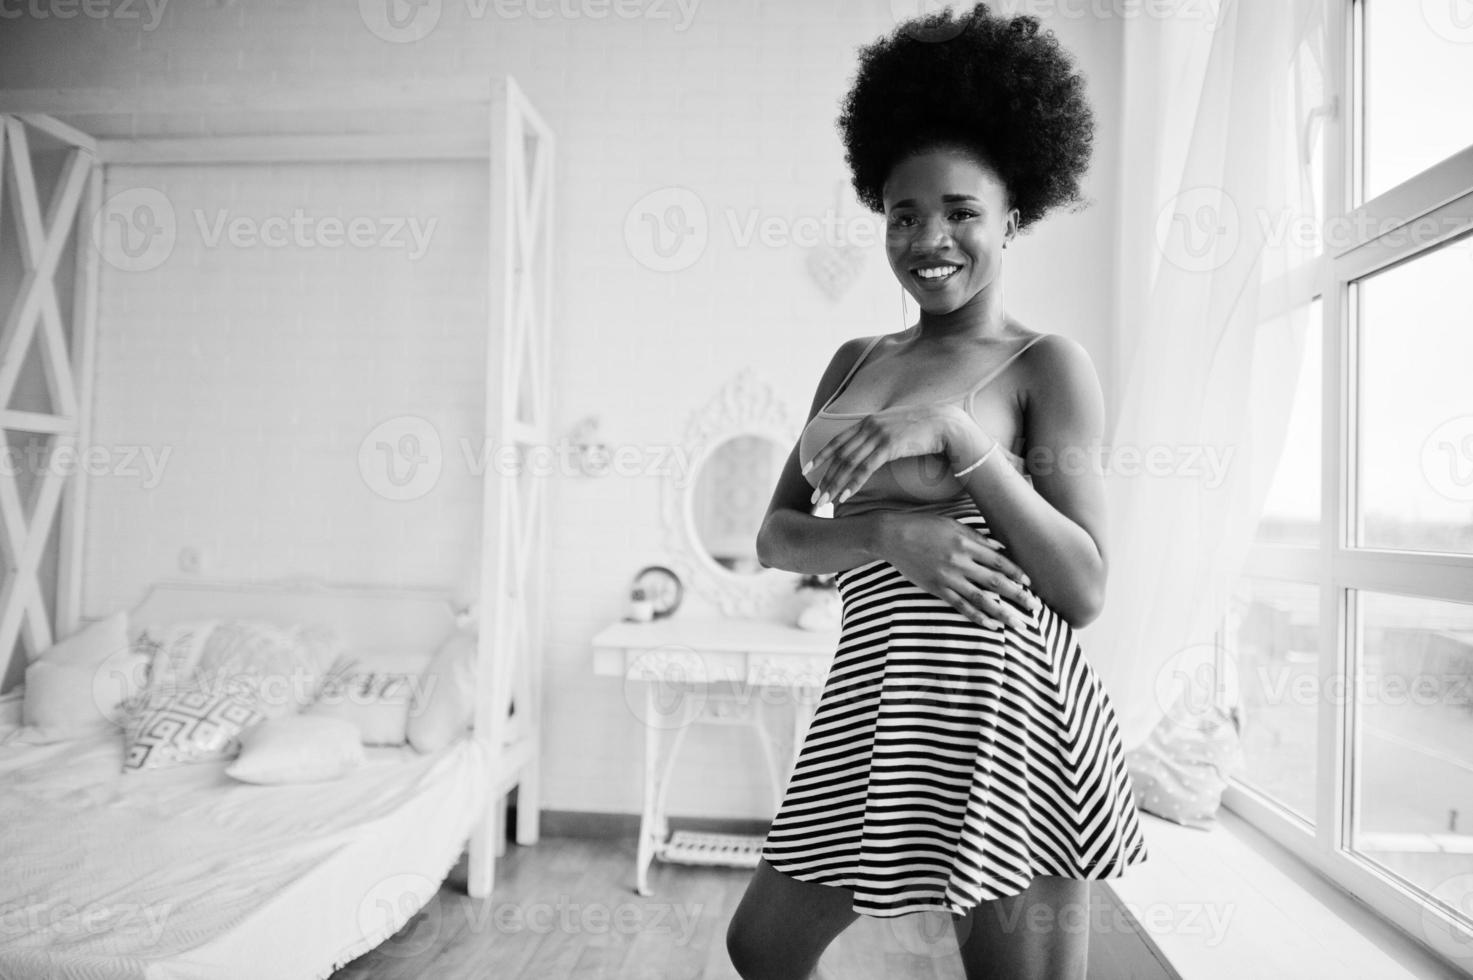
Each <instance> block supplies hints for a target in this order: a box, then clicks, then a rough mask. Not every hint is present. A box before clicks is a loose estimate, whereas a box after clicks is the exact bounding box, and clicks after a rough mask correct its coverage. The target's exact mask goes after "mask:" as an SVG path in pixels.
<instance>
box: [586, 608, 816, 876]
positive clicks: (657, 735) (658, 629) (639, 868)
mask: <svg viewBox="0 0 1473 980" xmlns="http://www.w3.org/2000/svg"><path fill="white" fill-rule="evenodd" d="M838 638H839V637H838V632H837V631H834V632H832V633H830V632H816V631H810V630H801V629H798V628H796V627H793V626H788V625H786V624H785V623H780V622H774V621H770V620H757V619H732V618H726V617H700V616H693V617H686V618H682V617H680V616H676V617H673V618H670V619H662V620H657V621H655V622H653V623H631V622H617V623H614V624H612V625H610V626H608V627H606V628H605V629H603V630H601V631H600V632H599V633H598V634H597V635H596V636H594V638H593V650H594V660H593V668H594V672H595V673H596V674H600V675H603V676H613V677H622V678H624V679H625V698H626V701H627V702H628V704H629V707H630V709H631V710H632V711H634V713H635V715H636V716H637V717H638V718H639V720H640V723H641V724H643V726H644V760H643V761H644V805H643V808H642V810H641V813H640V820H639V847H638V851H637V854H636V857H635V882H636V885H635V888H636V891H638V892H639V894H641V895H649V894H650V889H649V866H650V862H651V861H652V860H654V859H655V858H660V859H661V860H663V861H673V862H677V863H683V864H726V865H732V866H735V867H749V868H750V867H756V865H757V859H758V857H759V856H760V851H761V846H762V838H760V837H753V836H749V835H742V834H709V833H696V832H691V831H681V832H679V833H676V834H675V835H674V836H673V837H672V836H671V835H670V828H669V823H668V822H667V820H666V814H665V802H666V799H667V797H668V795H669V789H670V782H671V778H672V776H673V775H674V774H675V771H676V761H677V760H678V758H679V756H680V750H681V747H682V745H683V744H684V742H685V737H686V734H687V733H688V732H689V731H690V730H691V727H692V726H694V725H698V724H699V725H724V726H729V727H734V728H745V729H747V730H748V731H750V732H752V733H753V734H754V735H755V736H756V738H757V740H758V743H759V744H760V745H761V747H762V754H763V759H764V761H765V763H766V766H767V775H768V780H769V784H770V785H771V788H772V800H773V802H772V808H773V810H774V811H776V809H777V806H778V804H779V803H781V802H782V793H783V790H784V789H785V788H786V786H787V780H788V776H789V774H791V772H792V766H793V762H794V761H795V758H796V756H797V751H798V747H799V746H800V745H801V744H802V741H803V735H804V733H805V732H806V731H807V730H808V724H809V722H810V721H811V720H812V718H813V709H814V706H815V705H816V704H817V702H818V695H819V692H820V691H821V690H822V689H823V682H824V678H825V677H826V675H827V672H828V667H829V663H830V661H831V660H832V659H833V655H834V648H835V646H836V645H837V643H838ZM784 704H792V705H793V706H794V711H793V723H792V727H791V729H790V730H789V731H787V732H781V731H774V728H775V727H776V726H774V725H773V724H772V723H771V720H770V717H769V715H770V713H771V710H772V709H774V708H776V707H778V706H779V705H784Z"/></svg>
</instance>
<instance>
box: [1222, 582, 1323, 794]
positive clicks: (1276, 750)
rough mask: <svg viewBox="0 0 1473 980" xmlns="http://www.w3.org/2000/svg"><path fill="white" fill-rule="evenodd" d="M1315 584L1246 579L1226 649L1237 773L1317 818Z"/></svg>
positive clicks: (1238, 595)
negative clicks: (1234, 704) (1233, 674)
mask: <svg viewBox="0 0 1473 980" xmlns="http://www.w3.org/2000/svg"><path fill="white" fill-rule="evenodd" d="M1319 596H1320V591H1319V588H1318V587H1317V586H1314V585H1308V584H1305V583H1301V582H1278V581H1271V580H1268V579H1250V578H1245V579H1243V580H1242V581H1241V582H1240V583H1239V584H1238V587H1237V589H1235V590H1234V592H1233V599H1232V604H1231V606H1230V608H1229V612H1228V621H1227V643H1226V646H1227V649H1228V651H1229V654H1230V655H1231V656H1233V657H1235V659H1236V663H1237V678H1238V684H1239V689H1240V690H1241V691H1242V697H1243V769H1242V771H1241V772H1240V773H1238V774H1237V778H1238V779H1239V780H1240V781H1241V782H1243V783H1245V784H1247V785H1248V786H1251V787H1252V788H1253V789H1256V790H1258V791H1259V792H1261V793H1263V794H1265V795H1266V796H1268V797H1269V798H1271V799H1273V800H1274V801H1275V802H1277V803H1279V804H1280V805H1282V806H1284V807H1285V808H1287V809H1289V810H1291V811H1293V812H1294V813H1295V814H1297V815H1298V816H1299V817H1301V818H1303V819H1304V820H1306V821H1308V822H1310V823H1313V822H1314V793H1315V772H1316V768H1317V767H1316V765H1315V745H1316V743H1317V741H1318V737H1317V734H1316V733H1317V731H1318V727H1317V726H1318V722H1317V719H1318V717H1319V696H1318V690H1319V666H1318V664H1319V621H1320V607H1319V601H1320V600H1319Z"/></svg>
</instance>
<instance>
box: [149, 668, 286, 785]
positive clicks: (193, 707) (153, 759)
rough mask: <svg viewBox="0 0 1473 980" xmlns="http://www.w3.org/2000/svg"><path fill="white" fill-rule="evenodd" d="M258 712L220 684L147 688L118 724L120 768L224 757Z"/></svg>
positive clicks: (235, 749)
mask: <svg viewBox="0 0 1473 980" xmlns="http://www.w3.org/2000/svg"><path fill="white" fill-rule="evenodd" d="M264 717H265V716H264V715H262V714H261V712H260V711H259V710H257V708H256V705H255V703H254V702H253V701H252V699H251V698H249V697H247V696H245V695H242V694H240V693H238V692H235V691H231V690H228V689H225V688H217V689H214V690H207V689H204V688H182V689H178V690H168V691H150V692H148V694H146V695H145V696H144V697H143V699H142V704H140V705H139V707H138V708H137V710H136V711H135V712H134V713H133V714H131V715H129V716H128V719H127V722H126V723H125V725H124V728H123V731H124V737H125V743H124V744H125V752H124V755H123V772H125V773H129V772H140V771H142V770H145V769H168V768H171V767H173V766H179V765H184V764H187V763H193V762H209V761H212V760H215V759H228V758H230V757H231V756H233V755H235V754H236V752H238V751H239V749H240V733H241V732H242V731H244V730H245V729H247V728H249V727H250V726H252V725H254V724H256V723H257V722H259V721H262V720H263V719H264Z"/></svg>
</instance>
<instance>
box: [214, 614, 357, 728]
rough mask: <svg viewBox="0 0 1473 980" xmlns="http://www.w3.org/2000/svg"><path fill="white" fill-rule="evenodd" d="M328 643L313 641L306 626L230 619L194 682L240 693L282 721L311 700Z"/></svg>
mask: <svg viewBox="0 0 1473 980" xmlns="http://www.w3.org/2000/svg"><path fill="white" fill-rule="evenodd" d="M309 639H314V642H312V643H309V642H308V641H309ZM326 644H327V640H325V639H324V640H322V641H320V642H316V641H315V638H309V637H308V636H307V634H305V633H304V632H303V631H302V629H301V628H282V627H280V626H277V625H276V624H274V623H267V622H260V621H256V620H246V619H227V620H224V621H223V622H221V623H219V624H217V625H216V626H215V628H214V629H213V630H212V631H211V632H210V635H209V637H208V638H207V639H206V640H205V644H204V649H203V650H202V651H201V652H200V657H199V662H198V664H196V666H195V681H196V684H197V685H198V686H200V687H205V688H210V689H214V688H216V687H223V688H226V689H228V690H232V691H235V692H236V693H238V694H240V695H242V696H244V697H247V698H251V699H253V700H254V701H255V704H256V708H257V710H259V711H260V712H261V713H262V714H264V715H265V716H266V717H268V718H280V717H281V716H283V715H288V714H294V713H295V712H297V711H298V710H300V709H301V708H304V707H306V706H307V705H308V704H310V703H311V702H312V697H313V695H314V694H315V693H316V691H317V686H318V684H319V683H320V682H321V679H322V672H323V669H324V668H325V667H326V666H327V665H326V664H319V663H318V662H317V658H318V657H320V656H322V654H323V652H326V653H327V654H328V656H329V657H330V656H331V655H332V653H333V651H332V650H331V648H330V646H328V645H326ZM329 662H331V661H330V660H329Z"/></svg>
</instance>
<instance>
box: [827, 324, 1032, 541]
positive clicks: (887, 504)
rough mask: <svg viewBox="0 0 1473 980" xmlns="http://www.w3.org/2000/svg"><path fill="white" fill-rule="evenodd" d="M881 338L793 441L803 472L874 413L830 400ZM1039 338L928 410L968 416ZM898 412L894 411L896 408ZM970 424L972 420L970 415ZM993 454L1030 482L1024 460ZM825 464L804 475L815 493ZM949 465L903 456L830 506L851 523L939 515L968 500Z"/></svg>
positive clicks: (939, 459)
mask: <svg viewBox="0 0 1473 980" xmlns="http://www.w3.org/2000/svg"><path fill="white" fill-rule="evenodd" d="M885 336H886V335H884V334H882V335H880V336H878V337H876V338H874V339H873V340H871V341H870V342H869V345H868V346H867V347H865V349H864V351H863V352H862V353H860V355H859V358H858V359H857V360H856V361H855V362H854V364H853V366H852V367H850V368H849V373H848V374H846V375H844V377H843V379H842V380H840V382H839V386H838V387H837V388H835V389H834V393H833V394H832V395H830V396H829V398H828V401H826V402H824V405H823V407H822V408H820V409H819V410H818V412H817V414H815V415H814V416H813V418H812V419H811V420H810V421H809V423H808V424H807V425H806V426H805V427H804V428H803V432H802V434H801V435H800V436H799V437H798V459H799V461H800V463H801V464H802V465H804V466H807V465H808V462H809V461H810V460H811V459H813V457H814V456H816V455H817V454H818V451H819V450H820V449H822V448H823V447H824V446H825V445H827V444H828V442H829V440H831V439H833V438H834V437H835V436H837V435H838V434H839V433H840V432H843V431H844V430H845V429H847V428H849V427H850V426H851V425H854V424H856V423H857V422H858V421H859V420H860V419H862V418H864V417H865V416H866V415H870V414H872V413H873V412H875V411H878V409H873V408H872V409H869V410H868V411H850V412H840V411H834V410H832V409H830V408H829V406H830V405H832V404H833V403H834V400H835V399H836V398H838V397H839V396H840V395H841V394H843V393H844V391H845V389H846V386H847V385H848V384H849V379H850V378H852V377H854V372H855V371H857V370H859V366H860V365H861V364H863V363H864V361H865V358H867V357H868V356H869V353H870V351H872V350H874V349H875V345H877V344H878V343H879V342H880V341H881V340H883V339H884V338H885ZM1044 336H1045V335H1044V334H1039V335H1038V336H1037V337H1033V338H1032V339H1030V340H1029V341H1028V342H1027V343H1025V344H1024V345H1023V346H1022V347H1020V348H1018V350H1017V351H1015V352H1014V353H1013V354H1012V355H1010V356H1009V357H1008V358H1007V359H1006V360H1005V361H1003V362H1002V363H1001V364H999V365H998V366H997V367H996V368H995V369H993V370H992V371H990V372H988V374H987V377H985V378H983V379H982V380H981V382H979V383H978V384H977V386H976V387H974V388H972V389H971V390H970V391H966V392H963V393H961V394H960V395H954V396H952V397H950V398H939V399H936V401H935V402H933V403H932V404H948V403H953V402H955V403H959V404H961V406H962V408H963V410H964V411H966V412H967V414H969V415H973V412H972V405H973V403H974V401H975V400H976V397H977V392H979V391H981V390H982V389H983V388H985V387H987V385H988V384H990V383H991V382H992V380H993V379H994V378H996V377H997V376H998V375H999V374H1001V373H1002V372H1003V370H1004V369H1005V368H1006V367H1007V366H1008V365H1009V364H1011V363H1012V362H1013V360H1014V359H1015V358H1017V357H1018V356H1019V355H1021V354H1022V353H1023V352H1024V351H1025V350H1027V349H1028V348H1029V347H1032V346H1033V344H1034V343H1035V342H1037V341H1039V340H1042V339H1043V337H1044ZM897 407H898V406H897ZM973 417H974V418H975V417H976V416H975V415H973ZM997 451H998V452H999V453H1001V454H1002V455H1003V458H1005V459H1006V460H1007V461H1008V462H1009V463H1011V464H1012V466H1013V467H1014V468H1015V469H1017V470H1018V472H1019V473H1021V474H1022V475H1023V476H1024V478H1025V479H1029V481H1030V482H1032V481H1031V477H1029V474H1028V472H1027V470H1026V468H1025V466H1024V462H1023V457H1022V456H1019V455H1018V454H1017V453H1015V452H1012V451H1011V450H1009V449H1008V448H1007V447H1006V446H999V447H998V449H997ZM827 468H828V466H827V464H825V465H824V466H822V467H820V468H818V469H816V470H813V471H811V472H809V473H807V474H805V476H806V478H807V480H808V482H809V484H810V485H812V486H813V487H814V488H817V487H818V481H819V480H820V479H821V478H822V477H823V473H824V470H826V469H827ZM951 473H952V463H951V461H950V460H949V459H947V457H946V455H945V454H944V453H932V454H928V455H925V456H905V457H902V458H900V459H895V460H891V461H890V462H888V463H886V464H885V465H883V466H881V467H880V468H879V469H878V470H876V471H875V472H874V475H872V476H871V477H870V478H869V480H868V481H867V482H866V483H865V484H864V486H862V487H860V488H859V489H858V490H855V491H854V493H852V494H850V496H849V498H848V499H847V500H845V501H844V502H843V503H842V504H835V505H834V516H835V517H850V516H853V515H855V514H860V513H864V512H866V511H870V510H879V509H890V510H927V511H942V510H946V509H948V508H950V507H952V506H953V505H955V504H957V503H959V502H962V501H964V500H969V499H971V498H970V495H969V494H968V493H967V491H966V488H965V487H963V486H962V482H961V481H960V480H958V479H957V478H956V477H954V476H952V475H951Z"/></svg>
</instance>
